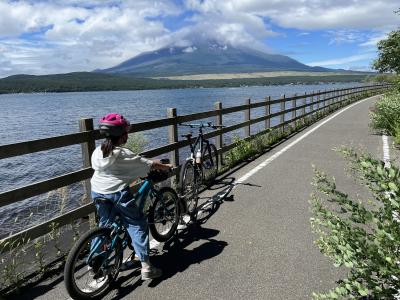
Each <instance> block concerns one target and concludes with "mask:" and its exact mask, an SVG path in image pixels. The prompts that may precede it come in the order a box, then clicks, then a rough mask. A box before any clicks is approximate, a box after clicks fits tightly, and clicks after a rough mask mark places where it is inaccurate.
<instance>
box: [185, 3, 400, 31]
mask: <svg viewBox="0 0 400 300" xmlns="http://www.w3.org/2000/svg"><path fill="white" fill-rule="evenodd" d="M189 2H197V5H199V4H198V3H199V2H201V6H202V7H204V8H207V9H211V7H212V6H214V7H215V6H216V5H217V4H216V2H217V0H204V1H194V0H191V1H189ZM218 2H219V1H218ZM224 3H225V2H224ZM227 6H228V4H227ZM229 6H230V7H231V8H232V9H233V10H236V11H240V12H242V13H248V14H252V15H258V16H265V17H267V18H269V19H270V20H271V21H272V22H273V23H275V24H278V25H279V26H282V27H286V28H296V29H300V30H321V29H343V28H347V29H379V28H383V27H387V26H390V27H392V28H396V27H397V26H398V23H399V17H398V16H397V15H395V14H394V11H395V10H397V9H398V8H399V3H398V0H364V1H362V3H360V1H358V0H325V1H297V0H279V1H278V0H273V1H264V0H232V1H229ZM220 7H222V8H221V9H223V6H220Z"/></svg>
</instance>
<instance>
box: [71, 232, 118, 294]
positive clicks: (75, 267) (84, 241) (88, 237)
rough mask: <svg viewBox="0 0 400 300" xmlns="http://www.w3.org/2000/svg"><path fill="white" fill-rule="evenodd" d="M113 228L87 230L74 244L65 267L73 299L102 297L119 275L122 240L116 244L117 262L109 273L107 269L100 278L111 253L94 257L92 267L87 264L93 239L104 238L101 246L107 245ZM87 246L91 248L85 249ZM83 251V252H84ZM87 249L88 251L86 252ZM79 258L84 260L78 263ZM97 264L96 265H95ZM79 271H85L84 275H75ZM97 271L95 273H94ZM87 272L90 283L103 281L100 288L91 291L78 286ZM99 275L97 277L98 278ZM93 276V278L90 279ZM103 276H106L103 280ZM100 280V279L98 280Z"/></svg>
mask: <svg viewBox="0 0 400 300" xmlns="http://www.w3.org/2000/svg"><path fill="white" fill-rule="evenodd" d="M111 231H112V229H111V228H105V227H102V228H94V229H92V230H89V231H88V232H86V233H85V234H84V235H83V236H82V237H81V238H80V239H79V240H78V241H77V242H76V244H75V245H74V247H73V248H72V249H71V251H70V253H69V255H68V258H67V260H66V263H65V268H64V283H65V288H66V290H67V292H68V294H69V295H70V296H71V298H72V299H99V298H102V297H103V296H104V295H105V294H106V293H107V292H108V291H109V289H110V287H111V285H112V283H113V282H114V281H115V279H116V278H117V276H118V273H119V269H120V267H121V263H122V256H123V249H122V244H121V242H118V241H119V240H117V243H116V244H115V247H114V249H115V262H114V266H113V267H112V269H110V270H112V272H110V273H108V274H107V271H106V273H105V275H104V276H102V277H100V278H99V273H100V272H101V274H104V273H102V272H104V268H103V264H104V260H105V259H109V258H110V257H111V255H109V256H106V255H107V254H105V255H103V256H101V255H98V256H97V257H98V258H99V259H97V261H96V258H95V257H93V260H92V263H93V265H92V266H91V267H92V268H91V269H90V267H89V266H88V264H87V261H86V257H85V256H87V252H88V251H89V252H90V251H91V250H90V248H91V245H92V241H93V240H94V238H96V237H97V238H101V237H103V238H104V241H105V242H104V241H101V243H102V244H101V245H99V246H100V247H104V246H105V247H107V245H108V244H107V243H108V242H111V239H112V236H111ZM85 247H87V248H89V250H88V249H85ZM82 251H83V252H82ZM85 251H86V253H85ZM105 253H106V252H105ZM80 255H83V257H80ZM78 259H82V260H83V262H81V263H80V264H77V261H78ZM95 264H96V266H94V265H95ZM78 271H83V274H82V276H80V277H79V278H78V276H77V277H75V275H76V274H75V273H77V272H78ZM94 272H95V273H94ZM85 274H88V275H89V280H91V282H90V283H89V284H88V285H90V284H93V285H94V284H96V285H98V283H100V282H101V283H102V284H101V285H100V286H99V288H98V289H95V290H93V291H89V290H88V289H86V290H85V289H82V288H80V287H79V286H78V284H77V279H81V278H82V277H83V276H84V275H85ZM92 275H93V276H92ZM96 276H97V278H96ZM90 278H91V279H90ZM101 278H104V279H102V280H101ZM98 280H100V281H98ZM102 281H104V282H102Z"/></svg>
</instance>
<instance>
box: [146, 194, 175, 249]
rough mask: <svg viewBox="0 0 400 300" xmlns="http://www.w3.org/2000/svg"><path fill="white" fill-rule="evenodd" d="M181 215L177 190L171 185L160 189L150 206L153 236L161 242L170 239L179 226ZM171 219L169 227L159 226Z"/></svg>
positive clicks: (150, 227) (150, 225) (150, 223)
mask: <svg viewBox="0 0 400 300" xmlns="http://www.w3.org/2000/svg"><path fill="white" fill-rule="evenodd" d="M179 215H180V210H179V199H178V195H177V194H176V192H175V191H174V190H173V189H172V188H169V187H164V188H162V189H160V191H159V192H158V196H157V197H156V199H155V200H154V203H153V204H152V206H150V209H149V215H148V221H149V229H150V232H151V235H152V236H153V238H154V239H155V240H156V241H159V242H166V241H168V240H169V239H170V238H171V237H172V236H173V235H174V233H175V231H176V228H177V227H178V223H179ZM169 221H170V227H169V228H168V229H165V228H164V227H161V226H159V225H162V226H164V225H166V224H167V222H169ZM163 228H164V229H163Z"/></svg>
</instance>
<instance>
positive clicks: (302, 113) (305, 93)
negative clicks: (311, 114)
mask: <svg viewBox="0 0 400 300" xmlns="http://www.w3.org/2000/svg"><path fill="white" fill-rule="evenodd" d="M306 104H307V92H304V98H303V106H304V105H306ZM305 114H306V107H305V106H304V107H303V108H302V109H301V116H302V119H303V124H304V125H305V124H306V118H305Z"/></svg>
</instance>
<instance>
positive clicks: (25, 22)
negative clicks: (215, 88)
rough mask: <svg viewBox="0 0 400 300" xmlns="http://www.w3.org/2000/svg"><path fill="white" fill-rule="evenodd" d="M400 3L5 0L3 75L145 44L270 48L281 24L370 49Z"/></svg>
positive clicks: (118, 53) (119, 54) (0, 52)
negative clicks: (179, 24) (171, 21)
mask: <svg viewBox="0 0 400 300" xmlns="http://www.w3.org/2000/svg"><path fill="white" fill-rule="evenodd" d="M398 6H399V5H398V0H385V1H383V0H381V1H379V0H374V1H373V0H364V1H363V3H362V4H360V2H359V1H358V0H325V1H317V0H312V1H297V0H279V1H278V0H271V1H265V0H226V1H220V0H180V1H176V0H164V1H159V0H124V1H123V0H88V1H78V0H52V1H50V0H35V1H33V0H31V1H28V0H25V1H7V0H0V62H1V67H0V77H3V76H7V75H11V74H17V73H31V72H32V74H48V73H64V72H71V71H90V70H93V69H97V68H108V67H111V66H114V65H116V64H119V63H121V62H122V61H124V60H126V59H129V58H131V57H133V56H135V55H137V54H140V53H142V52H144V51H153V50H156V49H159V48H162V47H165V46H181V47H190V46H193V45H194V44H196V43H198V42H199V41H200V42H201V41H204V40H210V39H211V40H215V41H217V42H220V43H222V44H231V45H233V46H237V45H241V46H248V47H252V48H256V49H259V50H266V51H271V49H270V48H268V46H267V44H268V39H270V38H271V37H276V36H280V37H283V36H285V32H284V30H281V28H291V29H297V30H299V31H300V33H299V36H303V35H307V34H309V33H310V32H312V31H321V30H325V29H326V30H328V31H329V32H328V33H327V34H328V36H329V37H330V41H331V44H332V45H337V44H342V43H347V44H349V43H354V44H358V45H360V46H361V47H362V48H368V49H372V48H373V47H375V45H376V42H377V40H378V39H379V38H380V37H382V36H383V34H382V33H384V32H388V31H390V30H392V29H394V28H396V26H397V24H398V21H399V16H397V15H395V14H394V13H393V11H394V10H396V9H398ZM171 16H172V17H175V18H176V19H179V18H184V19H185V20H184V22H182V24H184V26H185V27H178V28H176V27H174V26H172V27H171V26H169V27H168V26H166V25H165V24H167V22H166V20H167V19H168V18H169V17H171ZM168 28H174V29H168ZM366 31H371V32H373V34H366ZM188 49H190V48H188ZM288 51H290V49H288Z"/></svg>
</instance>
